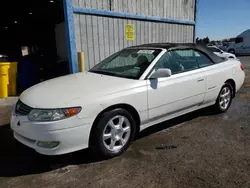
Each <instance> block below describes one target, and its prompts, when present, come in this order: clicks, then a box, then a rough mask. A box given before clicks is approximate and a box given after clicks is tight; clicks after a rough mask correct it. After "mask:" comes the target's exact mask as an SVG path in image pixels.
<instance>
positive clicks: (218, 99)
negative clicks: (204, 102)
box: [214, 82, 233, 113]
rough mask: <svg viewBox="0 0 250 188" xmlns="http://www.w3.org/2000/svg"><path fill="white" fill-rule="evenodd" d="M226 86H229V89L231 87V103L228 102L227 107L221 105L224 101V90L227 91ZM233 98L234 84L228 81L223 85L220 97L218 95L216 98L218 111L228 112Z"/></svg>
mask: <svg viewBox="0 0 250 188" xmlns="http://www.w3.org/2000/svg"><path fill="white" fill-rule="evenodd" d="M225 88H228V89H229V91H230V98H229V103H228V105H227V107H226V108H223V107H222V106H221V105H220V102H222V101H221V94H223V92H224V91H225ZM232 99H233V87H232V85H231V84H230V83H228V82H226V83H225V84H224V85H223V86H222V88H221V90H220V93H219V95H218V97H217V99H216V103H215V105H214V107H215V110H216V112H217V113H224V112H226V111H227V110H228V109H229V107H230V106H231V103H232Z"/></svg>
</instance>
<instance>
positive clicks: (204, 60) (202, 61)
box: [194, 51, 213, 67]
mask: <svg viewBox="0 0 250 188" xmlns="http://www.w3.org/2000/svg"><path fill="white" fill-rule="evenodd" d="M194 54H195V57H196V59H197V62H198V65H199V67H206V66H209V65H213V62H212V61H211V60H210V59H209V58H208V57H207V56H206V55H204V54H203V53H201V52H199V51H195V52H194Z"/></svg>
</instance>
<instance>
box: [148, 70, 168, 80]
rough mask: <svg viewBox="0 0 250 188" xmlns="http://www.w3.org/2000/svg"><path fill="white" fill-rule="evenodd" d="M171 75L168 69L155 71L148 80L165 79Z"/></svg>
mask: <svg viewBox="0 0 250 188" xmlns="http://www.w3.org/2000/svg"><path fill="white" fill-rule="evenodd" d="M171 74H172V72H171V70H170V69H162V68H160V69H157V70H156V71H155V72H154V73H153V74H152V75H151V76H150V79H157V78H166V77H170V76H171Z"/></svg>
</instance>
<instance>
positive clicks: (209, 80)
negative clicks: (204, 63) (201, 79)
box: [202, 59, 243, 103]
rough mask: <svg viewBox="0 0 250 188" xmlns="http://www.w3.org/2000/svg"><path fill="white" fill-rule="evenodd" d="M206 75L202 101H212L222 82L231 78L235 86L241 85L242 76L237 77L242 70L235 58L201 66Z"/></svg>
mask: <svg viewBox="0 0 250 188" xmlns="http://www.w3.org/2000/svg"><path fill="white" fill-rule="evenodd" d="M202 70H203V71H204V73H205V75H206V91H207V93H206V97H205V101H204V103H209V102H213V101H215V100H216V99H217V97H218V94H219V92H220V90H221V88H222V86H223V85H224V83H225V82H226V81H227V80H229V79H232V80H234V81H235V83H236V88H237V87H241V85H242V81H241V80H242V78H241V80H239V79H240V78H239V77H242V76H240V75H241V74H242V73H241V72H243V71H241V70H240V62H239V61H238V60H235V59H228V60H226V61H225V62H222V63H218V64H215V65H212V66H208V67H204V68H202Z"/></svg>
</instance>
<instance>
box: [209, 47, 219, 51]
mask: <svg viewBox="0 0 250 188" xmlns="http://www.w3.org/2000/svg"><path fill="white" fill-rule="evenodd" d="M209 49H210V50H211V51H212V52H221V50H220V49H218V48H215V47H209Z"/></svg>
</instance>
